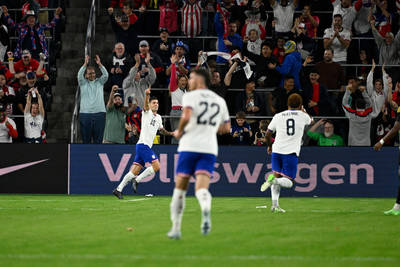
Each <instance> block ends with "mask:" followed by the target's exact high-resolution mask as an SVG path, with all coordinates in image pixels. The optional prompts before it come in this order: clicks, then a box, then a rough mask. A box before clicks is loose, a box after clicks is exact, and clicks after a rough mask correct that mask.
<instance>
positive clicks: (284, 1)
mask: <svg viewBox="0 0 400 267" xmlns="http://www.w3.org/2000/svg"><path fill="white" fill-rule="evenodd" d="M269 4H270V5H271V7H272V9H273V11H274V20H275V21H274V24H275V32H276V34H277V35H281V36H288V35H289V33H290V29H291V28H292V25H293V15H294V11H295V10H296V7H297V4H298V0H293V2H292V3H290V1H289V0H281V1H280V2H277V1H276V0H269Z"/></svg>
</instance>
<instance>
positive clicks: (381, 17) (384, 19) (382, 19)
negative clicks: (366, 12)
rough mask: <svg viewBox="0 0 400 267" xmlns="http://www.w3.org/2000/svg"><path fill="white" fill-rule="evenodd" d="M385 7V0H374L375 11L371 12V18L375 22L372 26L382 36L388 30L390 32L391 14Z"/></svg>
mask: <svg viewBox="0 0 400 267" xmlns="http://www.w3.org/2000/svg"><path fill="white" fill-rule="evenodd" d="M387 9H388V2H387V0H376V5H375V10H376V12H375V13H374V14H373V17H372V19H373V20H374V22H375V23H374V26H375V27H376V28H377V30H378V32H379V34H380V35H381V36H382V37H385V36H386V34H387V33H388V32H392V21H393V14H391V13H390V12H389V11H388V10H387ZM371 11H372V10H371Z"/></svg>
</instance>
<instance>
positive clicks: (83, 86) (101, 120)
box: [78, 55, 108, 144]
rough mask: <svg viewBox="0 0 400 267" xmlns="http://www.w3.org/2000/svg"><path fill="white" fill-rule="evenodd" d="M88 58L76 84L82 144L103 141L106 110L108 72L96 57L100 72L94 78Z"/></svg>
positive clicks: (93, 70) (94, 73)
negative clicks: (105, 94)
mask: <svg viewBox="0 0 400 267" xmlns="http://www.w3.org/2000/svg"><path fill="white" fill-rule="evenodd" d="M88 64H89V56H86V57H85V63H84V64H83V66H82V67H81V68H80V70H79V72H78V84H79V87H80V90H81V100H80V101H81V102H80V114H79V116H80V127H81V136H82V141H83V143H84V144H89V143H91V142H92V139H93V143H95V144H101V143H102V141H103V134H104V127H105V119H106V118H105V116H106V109H105V104H104V84H105V83H106V82H107V80H108V72H107V70H106V68H105V67H104V66H103V64H101V61H100V57H99V56H98V55H96V64H97V65H98V66H99V68H100V70H101V73H102V75H101V77H100V78H96V71H95V68H94V67H92V66H88Z"/></svg>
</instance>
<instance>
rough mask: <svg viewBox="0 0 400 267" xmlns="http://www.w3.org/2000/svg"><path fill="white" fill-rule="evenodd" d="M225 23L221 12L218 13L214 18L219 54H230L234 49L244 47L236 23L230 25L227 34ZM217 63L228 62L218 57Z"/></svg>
mask: <svg viewBox="0 0 400 267" xmlns="http://www.w3.org/2000/svg"><path fill="white" fill-rule="evenodd" d="M223 21H224V16H223V15H222V14H221V12H220V11H217V12H216V13H215V17H214V26H215V31H216V33H217V36H218V52H226V53H230V52H231V51H232V47H239V48H240V50H241V49H242V46H243V40H242V37H240V35H239V34H238V33H237V32H238V26H237V24H236V22H234V21H231V22H230V23H229V28H228V32H227V34H225V29H224V25H223ZM217 63H226V60H225V59H223V58H222V57H217Z"/></svg>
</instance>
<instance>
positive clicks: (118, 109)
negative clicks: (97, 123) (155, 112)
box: [103, 85, 129, 144]
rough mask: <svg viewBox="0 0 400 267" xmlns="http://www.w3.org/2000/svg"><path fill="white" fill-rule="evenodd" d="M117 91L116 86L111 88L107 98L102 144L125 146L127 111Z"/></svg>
mask: <svg viewBox="0 0 400 267" xmlns="http://www.w3.org/2000/svg"><path fill="white" fill-rule="evenodd" d="M117 91H118V86H116V85H115V86H113V88H112V89H111V93H110V97H109V98H108V103H107V107H106V110H107V112H106V126H105V128H104V138H103V144H125V121H126V115H128V114H129V111H128V109H127V108H125V107H124V105H123V101H122V95H121V94H119V93H118V92H117Z"/></svg>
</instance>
